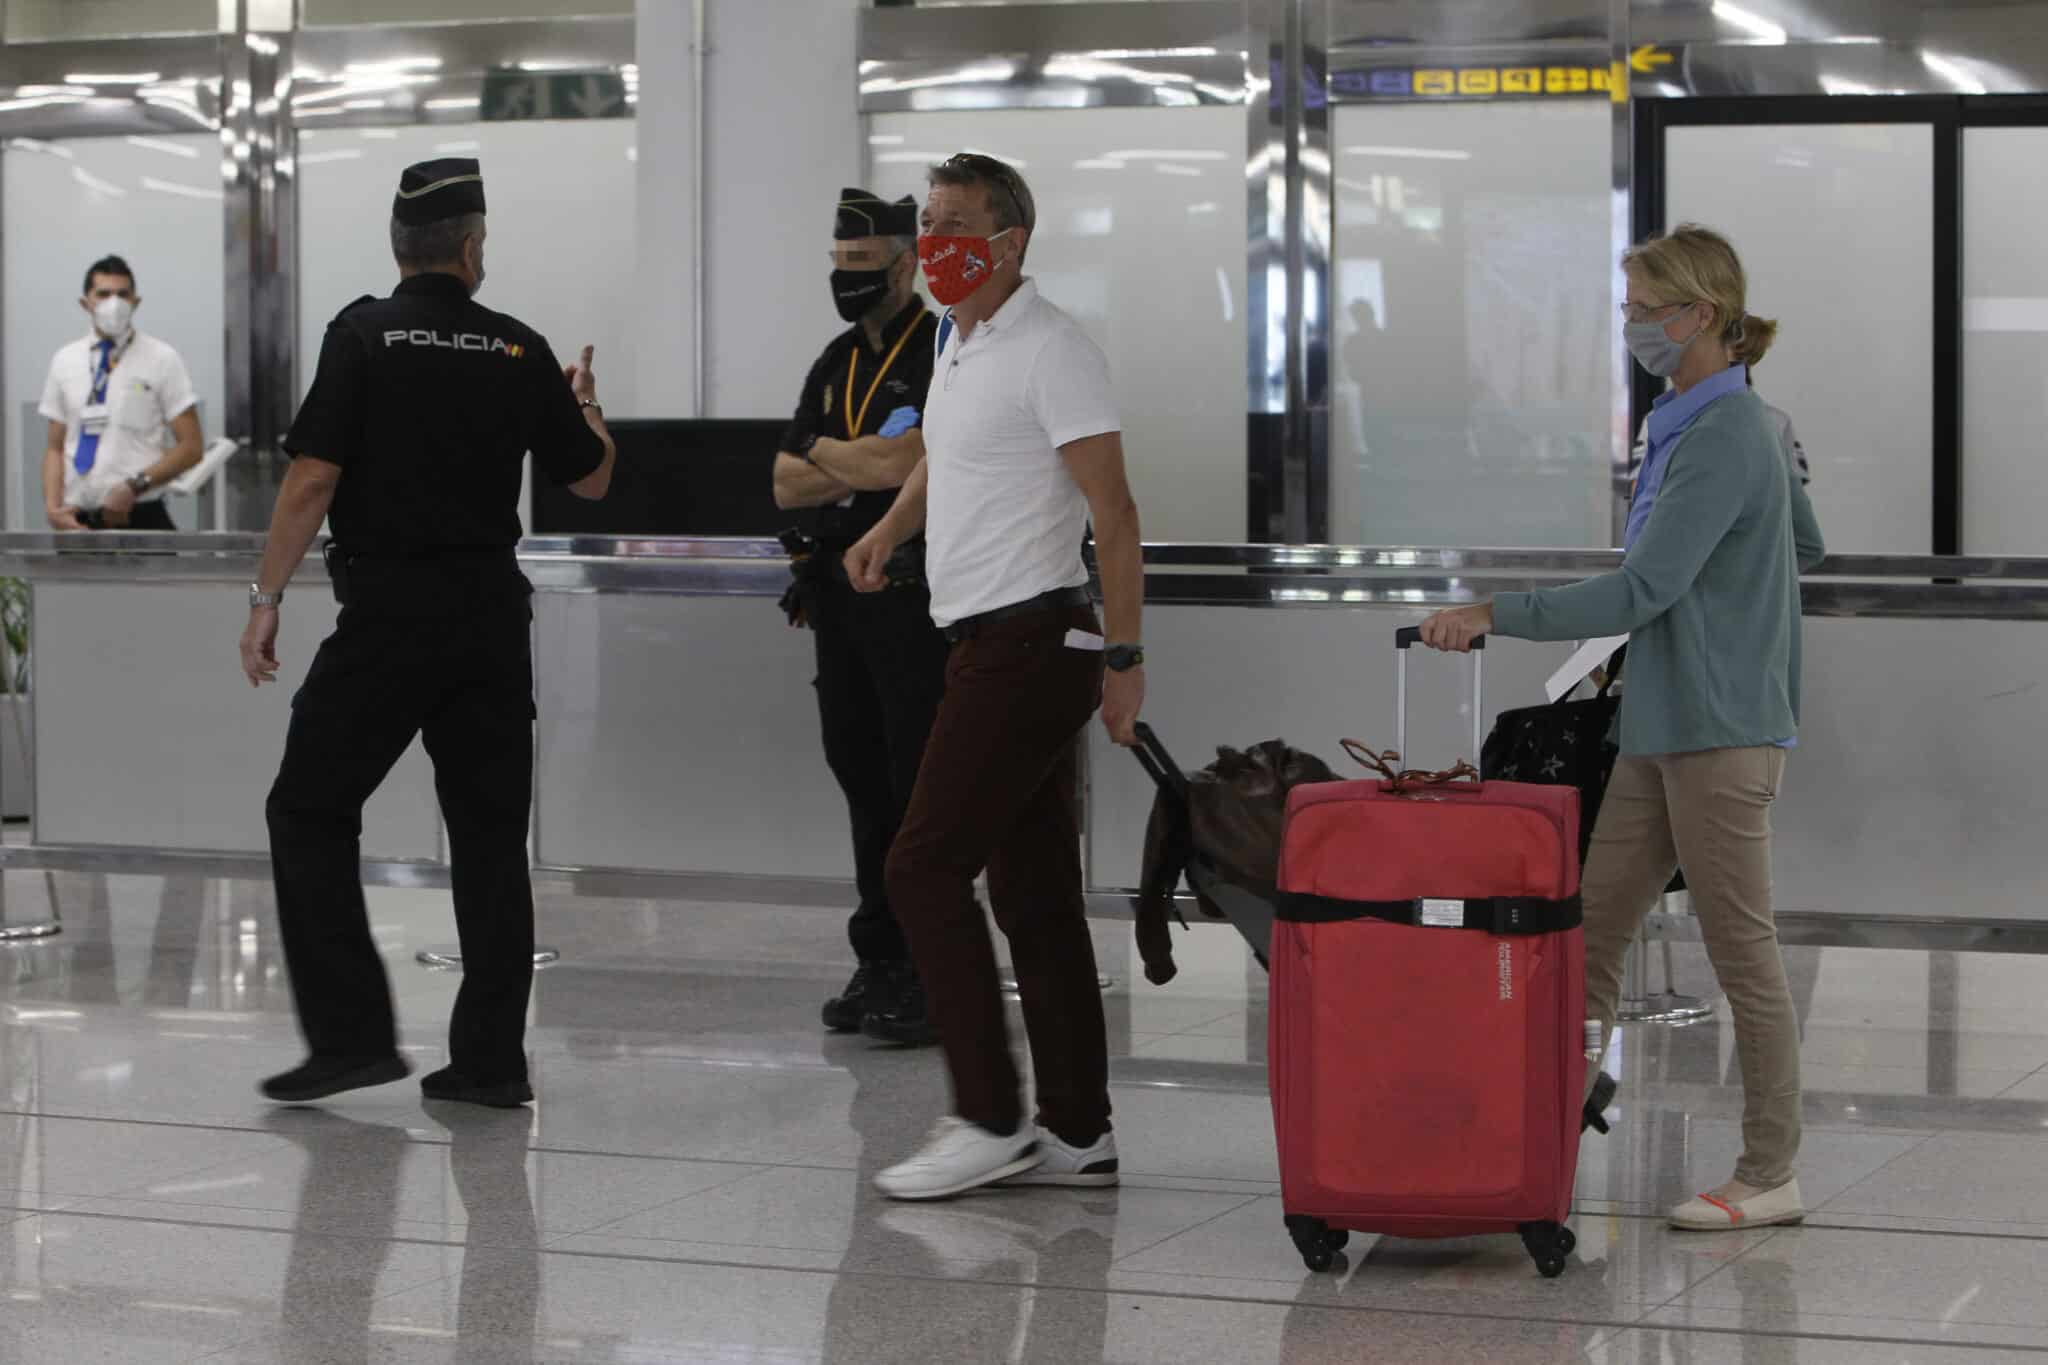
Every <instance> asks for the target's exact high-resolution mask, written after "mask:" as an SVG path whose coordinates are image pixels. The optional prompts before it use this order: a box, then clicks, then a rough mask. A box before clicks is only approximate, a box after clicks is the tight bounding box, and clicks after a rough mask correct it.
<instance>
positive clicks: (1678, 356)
mask: <svg viewBox="0 0 2048 1365" xmlns="http://www.w3.org/2000/svg"><path fill="white" fill-rule="evenodd" d="M1677 320H1678V319H1677V318H1666V319H1664V320H1663V321H1662V322H1627V323H1623V324H1622V328H1621V339H1622V342H1623V344H1624V345H1626V346H1627V347H1628V353H1629V354H1630V355H1632V356H1634V357H1635V358H1636V364H1638V365H1640V366H1642V367H1643V368H1644V369H1645V370H1648V371H1649V372H1650V373H1651V374H1653V375H1655V376H1657V378H1659V379H1669V378H1670V377H1671V376H1672V375H1674V374H1677V373H1678V367H1679V365H1681V364H1682V363H1684V360H1685V353H1686V351H1687V350H1688V349H1689V348H1690V347H1691V346H1692V344H1693V343H1694V342H1695V341H1698V340H1699V339H1700V338H1701V337H1702V336H1704V335H1706V330H1707V329H1706V325H1705V324H1704V323H1702V324H1701V325H1700V326H1699V327H1697V328H1695V329H1694V330H1693V334H1692V335H1691V336H1689V337H1687V338H1686V339H1685V340H1684V341H1673V340H1672V339H1671V338H1670V337H1669V336H1667V335H1666V334H1665V332H1664V329H1665V328H1666V327H1669V326H1670V325H1671V324H1672V323H1674V322H1676V321H1677Z"/></svg>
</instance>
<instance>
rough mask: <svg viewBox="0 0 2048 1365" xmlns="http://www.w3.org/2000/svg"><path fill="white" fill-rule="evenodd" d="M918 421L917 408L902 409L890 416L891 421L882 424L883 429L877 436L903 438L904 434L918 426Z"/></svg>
mask: <svg viewBox="0 0 2048 1365" xmlns="http://www.w3.org/2000/svg"><path fill="white" fill-rule="evenodd" d="M917 421H918V412H917V409H916V408H913V407H908V406H905V407H900V408H898V409H896V411H894V412H892V413H890V414H889V420H888V421H886V422H884V423H882V429H881V430H880V431H878V432H876V433H875V434H876V435H877V436H901V435H902V434H903V433H904V432H906V431H908V430H910V429H911V428H912V427H914V426H916V425H917Z"/></svg>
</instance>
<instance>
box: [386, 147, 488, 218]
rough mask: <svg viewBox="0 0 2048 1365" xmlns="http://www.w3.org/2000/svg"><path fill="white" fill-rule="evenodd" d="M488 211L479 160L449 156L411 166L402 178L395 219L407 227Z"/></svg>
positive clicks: (393, 209)
mask: <svg viewBox="0 0 2048 1365" xmlns="http://www.w3.org/2000/svg"><path fill="white" fill-rule="evenodd" d="M483 211H484V175H483V168H482V167H481V166H479V165H478V164H477V161H476V158H475V157H470V156H449V157H442V158H441V159H440V160H438V161H422V162H419V163H418V164H416V165H412V166H407V167H406V168H405V174H403V175H401V176H400V177H399V178H398V194H397V196H396V197H395V198H393V199H392V201H391V216H392V217H393V218H396V219H397V220H398V221H399V222H401V223H403V224H405V225H406V226H407V227H420V226H422V225H424V224H427V223H438V222H440V221H441V220H442V219H444V218H460V217H462V216H463V215H464V214H467V213H482V212H483Z"/></svg>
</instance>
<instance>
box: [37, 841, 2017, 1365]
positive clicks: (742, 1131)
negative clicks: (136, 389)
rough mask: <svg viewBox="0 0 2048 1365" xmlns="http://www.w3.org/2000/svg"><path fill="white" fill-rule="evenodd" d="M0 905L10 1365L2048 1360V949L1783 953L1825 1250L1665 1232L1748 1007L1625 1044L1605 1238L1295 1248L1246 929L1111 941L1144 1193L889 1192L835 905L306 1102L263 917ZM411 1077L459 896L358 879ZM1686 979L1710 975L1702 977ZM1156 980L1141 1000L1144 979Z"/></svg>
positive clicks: (439, 1012)
mask: <svg viewBox="0 0 2048 1365" xmlns="http://www.w3.org/2000/svg"><path fill="white" fill-rule="evenodd" d="M0 891H4V906H0V918H4V919H5V920H6V921H9V922H17V923H18V922H22V921H27V920H31V919H36V918H41V917H45V916H47V915H48V914H50V913H51V911H52V907H53V905H54V907H55V908H56V910H57V911H58V912H59V913H61V915H62V918H63V921H64V925H65V932H64V934H63V936H62V937H60V938H57V939H53V940H48V941H44V942H41V943H33V944H14V945H6V946H0V1361H4V1362H8V1363H9V1365H13V1363H14V1362H37V1363H39V1362H62V1363H63V1365H69V1363H70V1362H83V1361H138V1362H151V1365H169V1363H171V1362H183V1361H199V1360H218V1361H234V1362H243V1361H247V1362H271V1361H276V1362H289V1363H290V1365H307V1363H308V1362H324V1361H371V1360H375V1361H387V1362H391V1361H395V1362H414V1361H466V1362H491V1363H492V1365H496V1363H497V1362H519V1361H548V1362H558V1361H607V1362H634V1363H635V1365H640V1363H644V1362H666V1361H691V1362H721V1363H724V1362H774V1363H775V1365H788V1363H790V1362H805V1361H827V1362H835V1363H838V1365H871V1363H875V1362H890V1363H891V1365H894V1363H895V1362H926V1361H935V1362H964V1363H972V1362H984V1361H987V1362H1032V1363H1033V1365H1054V1363H1055V1362H1059V1363H1061V1365H1066V1363H1067V1362H1076V1363H1081V1362H1091V1361H1096V1360H1102V1361H1117V1362H1160V1365H1169V1363H1171V1365H1185V1363H1187V1362H1231V1363H1232V1365H1239V1363H1241V1365H1268V1363H1272V1365H1279V1363H1281V1362H1287V1363H1289V1365H1298V1363H1301V1362H1322V1361H1347V1362H1348V1361H1389V1362H1405V1361H1412V1362H1479V1361H1485V1362H1496V1361H1499V1362H1525V1361H1526V1362H1538V1361H1594V1362H1600V1363H1601V1365H1623V1362H1626V1363H1627V1365H1647V1363H1650V1362H1697V1363H1699V1365H1713V1363H1718V1362H1743V1363H1744V1365H1775V1363H1778V1362H1786V1363H1790V1362H1827V1363H1828V1365H1836V1363H1839V1365H1873V1363H1875V1365H1884V1363H1885V1362H1906V1361H1910V1362H1929V1363H1938V1365H1980V1363H1982V1362H1989V1361H1996V1360H2040V1359H2042V1358H2043V1357H2044V1356H2048V1292H2044V1291H2048V1134H2044V1132H2043V1129H2044V1127H2048V960H2043V959H2037V958H2026V957H1996V956H1956V955H1946V954H1920V953H1883V952H1871V951H1851V950H1838V951H1837V950H1830V951H1801V952H1797V953H1795V954H1793V955H1792V959H1791V965H1792V969H1793V976H1794V983H1795V989H1796V991H1797V993H1798V997H1799V1006H1800V1013H1801V1016H1802V1018H1803V1020H1804V1022H1805V1039H1806V1043H1805V1057H1806V1065H1807V1078H1808V1082H1809V1086H1810V1093H1809V1097H1808V1129H1807V1144H1806V1152H1805V1157H1804V1162H1803V1166H1802V1172H1801V1174H1802V1181H1803V1184H1804V1186H1805V1190H1806V1193H1807V1196H1808V1200H1809V1203H1810V1205H1812V1206H1813V1207H1814V1208H1815V1210H1816V1212H1815V1215H1814V1217H1813V1219H1812V1221H1811V1222H1809V1223H1808V1224H1807V1225H1806V1226H1805V1227H1803V1228H1799V1229H1795V1230H1785V1231H1769V1230H1766V1231H1760V1232H1755V1233H1749V1234H1730V1235H1706V1236H1700V1235H1692V1236H1684V1235H1680V1234H1676V1233H1672V1232H1669V1231H1667V1230H1666V1229H1665V1228H1664V1227H1663V1225H1662V1224H1661V1223H1660V1221H1659V1220H1658V1218H1657V1216H1656V1213H1657V1210H1659V1209H1660V1208H1662V1207H1664V1206H1666V1205H1668V1204H1670V1203H1673V1202H1675V1201H1676V1200H1678V1199H1679V1198H1681V1197H1682V1196H1683V1195H1685V1194H1687V1193H1690V1192H1691V1191H1692V1190H1694V1189H1695V1188H1700V1187H1705V1186H1709V1185H1712V1184H1715V1183H1718V1182H1719V1181H1720V1180H1722V1179H1724V1178H1725V1177H1726V1176H1727V1175H1728V1174H1729V1171H1730V1168H1731V1166H1732V1163H1733V1160H1734V1157H1735V1151H1736V1140H1737V1139H1736V1130H1735V1119H1736V1117H1737V1116H1738V1114H1739V1111H1740V1095H1739V1091H1738V1089H1737V1086H1736V1080H1735V1077H1736V1070H1735V1065H1734V1059H1733V1055H1732V1048H1733V1045H1732V1039H1731V1036H1730V1033H1729V1030H1728V1028H1727V1025H1726V1021H1725V1019H1715V1020H1710V1021H1707V1022H1705V1023H1703V1024H1700V1025H1697V1026H1694V1027H1691V1028H1687V1029H1679V1030H1673V1029H1668V1028H1659V1029H1648V1030H1640V1031H1630V1032H1629V1033H1627V1034H1626V1035H1625V1036H1624V1037H1623V1039H1622V1040H1621V1044H1620V1055H1619V1056H1618V1058H1617V1063H1618V1065H1619V1066H1620V1068H1621V1070H1622V1071H1623V1073H1624V1075H1625V1077H1626V1080H1627V1084H1626V1086H1625V1088H1624V1092H1623V1098H1622V1101H1621V1112H1620V1118H1621V1122H1620V1123H1619V1124H1618V1125H1617V1127H1616V1130H1615V1135H1614V1136H1613V1137H1612V1138H1608V1139H1597V1138H1596V1139H1593V1140H1591V1141H1590V1142H1589V1143H1588V1145H1587V1148H1586V1152H1585V1157H1584V1163H1583V1168H1582V1170H1581V1173H1580V1182H1579V1192H1580V1210H1581V1211H1580V1214H1579V1217H1578V1219H1577V1226H1578V1229H1579V1247H1578V1252H1577V1254H1576V1256H1575V1257H1574V1258H1573V1263H1572V1265H1571V1267H1570V1268H1569V1270H1568V1271H1567V1272H1566V1274H1565V1276H1564V1277H1563V1278H1562V1279H1560V1280H1556V1281H1546V1280H1543V1279H1540V1278H1539V1277H1538V1276H1537V1275H1536V1274H1535V1273H1534V1271H1533V1270H1532V1269H1531V1267H1530V1265H1529V1263H1528V1261H1527V1259H1526V1258H1525V1256H1524V1255H1523V1253H1522V1251H1521V1248H1520V1246H1519V1244H1518V1243H1517V1242H1515V1241H1514V1240H1513V1239H1490V1240H1473V1241H1456V1242H1438V1243H1424V1242H1401V1241H1378V1242H1375V1241H1374V1240H1373V1239H1370V1238H1357V1239H1354V1241H1353V1244H1352V1247H1351V1250H1350V1260H1349V1262H1348V1263H1340V1268H1339V1273H1332V1274H1325V1275H1311V1274H1309V1273H1308V1272H1307V1271H1305V1270H1304V1269H1303V1268H1302V1265H1301V1262H1300V1260H1299V1258H1298V1257H1297V1256H1296V1255H1295V1254H1294V1252H1293V1249H1292V1247H1291V1245H1290V1244H1289V1243H1288V1241H1287V1239H1286V1237H1285V1236H1284V1234H1283V1233H1282V1230H1281V1226H1280V1207H1279V1201H1278V1198H1277V1194H1278V1187H1277V1184H1276V1181H1277V1171H1276V1169H1275V1165H1274V1155H1273V1141H1272V1132H1271V1126H1270V1121H1269V1118H1268V1114H1267V1108H1266V1100H1265V1093H1264V1086H1265V1070H1264V1066H1263V1055H1264V1028H1265V1008H1264V999H1263V991H1264V987H1265V981H1264V977H1263V974H1262V973H1261V972H1260V971H1259V970H1258V968H1257V966H1256V965H1255V964H1253V963H1251V962H1249V961H1248V959H1247V956H1246V954H1245V953H1244V951H1243V949H1242V948H1241V947H1240V946H1239V944H1238V943H1237V941H1236V940H1235V938H1234V937H1233V936H1232V935H1230V934H1229V933H1227V932H1224V931H1219V930H1216V929H1213V928H1208V927H1200V928H1197V929H1196V930H1194V931H1193V932H1192V933H1191V934H1189V935H1187V936H1184V937H1183V938H1182V940H1181V945H1180V952H1179V958H1180V962H1181V965H1182V974H1181V976H1180V978H1179V979H1178V980H1176V981H1175V982H1174V983H1173V984H1172V985H1171V986H1168V987H1165V988H1155V987H1151V986H1148V985H1145V984H1143V981H1142V977H1141V976H1139V974H1138V973H1137V972H1136V971H1135V970H1134V969H1133V968H1134V956H1133V954H1132V952H1131V949H1130V946H1129V935H1128V930H1127V927H1126V926H1125V925H1123V924H1121V923H1113V922H1107V921H1105V922H1103V923H1101V924H1099V925H1098V943H1099V945H1100V951H1101V953H1102V959H1103V962H1104V965H1105V970H1106V971H1107V972H1108V973H1109V974H1110V975H1111V976H1113V977H1114V978H1115V979H1116V983H1117V984H1116V985H1115V987H1114V988H1113V990H1112V992H1111V994H1110V997H1109V1005H1110V1019H1111V1045H1112V1050H1113V1054H1114V1058H1115V1060H1114V1063H1113V1068H1114V1069H1113V1077H1114V1080H1115V1086H1116V1093H1115V1102H1116V1106H1117V1120H1118V1133H1119V1139H1120V1142H1121V1144H1122V1149H1123V1162H1124V1170H1125V1182H1124V1185H1123V1188H1122V1189H1120V1190H1112V1191H1054V1190H1038V1191H1016V1192H1007V1193H998V1194H988V1195H983V1196H979V1197H973V1198H969V1199H963V1200H960V1201H958V1202H955V1203H951V1204H945V1205H935V1206H916V1207H911V1206H890V1205H887V1204H884V1203H883V1202H881V1201H879V1200H878V1199H877V1198H875V1196H874V1195H873V1194H872V1193H871V1192H870V1191H869V1189H868V1186H867V1177H868V1176H869V1175H870V1174H871V1173H872V1172H873V1171H874V1170H875V1169H876V1167H877V1166H879V1165H882V1164H885V1163H887V1162H889V1161H891V1160H893V1159H895V1158H896V1157H898V1156H900V1155H901V1154H902V1153H903V1152H904V1151H905V1150H906V1148H907V1147H909V1146H910V1145H911V1144H912V1143H914V1142H915V1141H916V1140H917V1139H918V1138H919V1137H920V1136H921V1135H922V1134H923V1132H924V1130H925V1128H926V1126H927V1125H928V1124H929V1122H930V1121H931V1119H932V1118H933V1117H934V1116H935V1115H936V1114H937V1113H939V1112H940V1111H941V1109H942V1108H943V1106H944V1102H945V1086H944V1083H943V1080H942V1077H941V1075H940V1073H939V1068H938V1065H937V1058H936V1056H935V1055H933V1054H931V1053H928V1052H904V1051H892V1050H888V1049H881V1048H877V1047H874V1046H871V1045H869V1044H868V1043H866V1042H864V1041H861V1040H858V1039H828V1038H825V1037H823V1036H821V1034H820V1033H819V1031H818V1030H817V1029H816V1028H815V1027H814V1026H813V1021H814V1020H815V1019H816V1015H817V1006H818V1004H819V1002H820V1000H821V999H822V998H823V997H824V996H825V995H827V994H829V993H830V992H831V990H832V988H833V987H835V986H836V985H837V984H838V983H839V981H840V979H841V978H842V975H843V972H844V967H843V965H842V957H843V953H842V950H841V942H840V932H839V927H838V925H837V923H836V922H835V917H834V916H833V915H831V914H829V913H827V912H823V911H819V910H815V909H783V908H777V907H772V906H758V905H701V904H657V903H652V902H642V901H618V900H609V901H607V900H572V899H569V898H566V897H555V898H551V899H548V900H546V901H544V904H543V909H542V930H543V933H542V937H543V939H544V940H546V941H548V942H550V943H553V944H555V945H557V946H559V947H560V948H561V949H562V953H563V960H562V963H561V964H560V965H559V966H556V967H552V968H549V969H547V970H545V971H543V972H542V973H541V974H540V976H539V979H538V983H537V986H536V989H535V996H534V1005H533V1027H532V1031H531V1034H530V1043H531V1047H532V1050H533V1054H534V1081H535V1088H536V1089H537V1091H538V1092H539V1102H538V1103H537V1104H536V1105H535V1106H534V1107H533V1108H532V1109H531V1110H530V1111H519V1112H512V1113H499V1112H493V1111H481V1110H463V1109H459V1108H451V1107H448V1106H433V1107H432V1108H431V1109H430V1108H429V1107H427V1106H424V1105H423V1104H422V1103H421V1101H420V1098H419V1095H418V1092H417V1089H416V1088H415V1087H413V1086H411V1085H409V1084H407V1085H395V1086H390V1087H386V1088H383V1089H379V1090H373V1091H365V1092H359V1093H357V1094H354V1095H351V1096H346V1097H343V1098H342V1099H341V1100H338V1101H336V1102H333V1103H332V1104H331V1105H330V1106H329V1107H327V1108H325V1109H321V1110H310V1109H302V1110H279V1109H273V1108H270V1107H268V1106H266V1105H264V1104H263V1103H262V1102H260V1101H259V1100H258V1099H257V1098H256V1096H255V1095H254V1093H253V1092H252V1089H251V1086H252V1083H253V1082H254V1081H255V1080H256V1079H257V1078H259V1077H261V1076H262V1075H264V1074H266V1073H268V1072H269V1071H272V1070H275V1069H278V1068H281V1067H283V1066H286V1065H289V1064H290V1063H291V1062H293V1061H295V1060H296V1059H297V1057H298V1055H299V1044H298V1039H297V1035H296V1032H295V1030H294V1027H293V1024H292V1019H291V1013H290V1003H289V997H288V993H287V990H286V986H285V979H284V972H283V966H282V963H281V961H280V959H279V956H278V949H277V941H276V936H275V933H274V931H273V929H272V927H271V917H270V905H269V899H268V898H269V888H268V886H267V885H264V884H260V883H249V882H217V881H201V880H197V879H186V878H170V879H166V878H159V877H144V876H117V877H95V876H86V875H80V874H70V873H56V874H46V873H42V872H30V871H18V870H9V871H7V872H5V874H4V877H0ZM371 896H372V910H373V915H374V919H375V921H376V925H377V931H378V935H379V938H380V940H381V941H382V942H383V943H384V944H385V946H386V947H387V949H388V952H389V960H390V963H391V967H392V972H393V978H394V982H395V985H396V989H397V992H398V995H399V999H400V1008H401V1010H402V1012H403V1016H404V1022H405V1031H406V1039H407V1042H408V1044H409V1047H410V1050H411V1052H412V1054H413V1059H414V1061H415V1063H416V1064H418V1065H419V1067H420V1068H421V1069H422V1070H424V1069H426V1068H427V1067H428V1066H430V1065H432V1064H435V1063H437V1062H438V1060H439V1059H440V1056H441V1042H442V1036H443V1028H444V1021H445V1017H446V1013H447V1008H448V1005H449V1002H450V1000H451V998H452V996H453V992H454V989H455V986H456V984H457V981H458V978H457V977H456V976H453V975H451V974H448V973H441V972H431V971H427V970H423V969H421V968H419V967H417V966H415V965H414V964H413V960H412V958H413V954H414V952H415V951H416V950H418V949H419V948H421V947H424V946H432V945H435V944H443V943H446V942H447V940H448V937H449V935H450V927H449V926H450V919H449V915H448V909H447V905H446V897H445V894H444V893H440V892H431V891H393V890H382V891H373V892H372V893H371ZM1679 970H1680V977H1681V979H1680V982H1679V984H1680V986H1681V987H1682V988H1685V989H1690V990H1695V991H1706V990H1708V989H1709V988H1710V981H1709V979H1708V977H1707V975H1706V973H1705V970H1704V966H1703V964H1702V962H1701V960H1700V959H1699V958H1698V956H1697V954H1696V951H1695V950H1684V951H1681V953H1680V957H1679ZM1134 978H1135V979H1137V981H1138V984H1137V985H1136V986H1135V987H1133V986H1132V984H1131V983H1132V981H1133V979H1134Z"/></svg>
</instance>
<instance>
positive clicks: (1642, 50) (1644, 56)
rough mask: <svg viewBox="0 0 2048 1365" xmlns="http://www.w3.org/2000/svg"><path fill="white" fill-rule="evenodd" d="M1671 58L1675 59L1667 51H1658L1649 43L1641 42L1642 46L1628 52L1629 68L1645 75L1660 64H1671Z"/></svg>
mask: <svg viewBox="0 0 2048 1365" xmlns="http://www.w3.org/2000/svg"><path fill="white" fill-rule="evenodd" d="M1673 60H1675V59H1674V58H1673V57H1672V55H1671V54H1670V53H1669V52H1664V51H1660V50H1659V49H1658V48H1656V47H1655V46H1653V45H1651V44H1649V43H1645V44H1643V46H1641V47H1639V48H1637V49H1636V50H1635V51H1633V52H1631V53H1629V54H1628V65H1629V69H1630V70H1631V71H1640V72H1641V73H1643V74H1644V75H1645V76H1647V75H1649V74H1650V73H1651V72H1652V71H1655V70H1656V69H1657V68H1658V67H1660V66H1669V65H1671V63H1672V61H1673Z"/></svg>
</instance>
